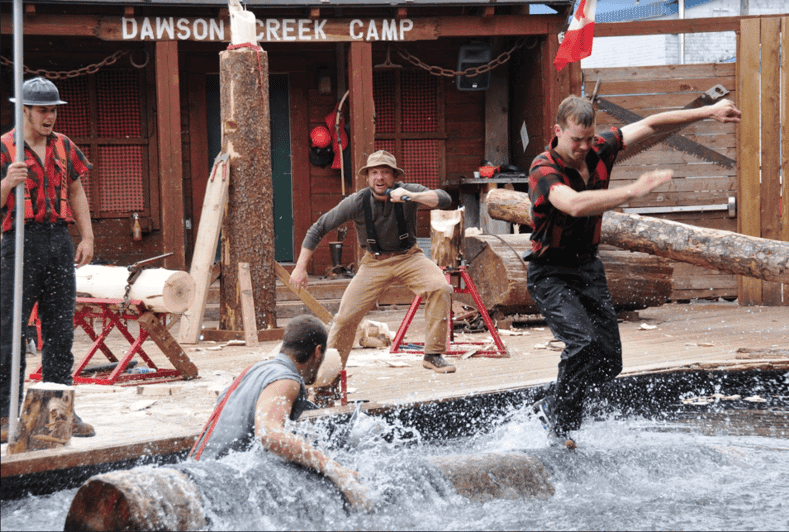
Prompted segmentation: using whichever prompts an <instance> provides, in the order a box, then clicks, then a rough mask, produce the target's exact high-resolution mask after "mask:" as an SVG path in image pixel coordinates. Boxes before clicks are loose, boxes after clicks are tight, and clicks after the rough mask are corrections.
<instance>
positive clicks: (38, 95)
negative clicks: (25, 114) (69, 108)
mask: <svg viewBox="0 0 789 532" xmlns="http://www.w3.org/2000/svg"><path fill="white" fill-rule="evenodd" d="M9 100H11V101H12V102H16V98H9ZM64 103H66V102H64V101H63V100H61V99H60V93H59V92H58V88H57V87H55V84H54V83H52V82H51V81H49V80H48V79H44V78H33V79H29V80H27V81H25V83H24V84H23V85H22V104H23V105H63V104H64Z"/></svg>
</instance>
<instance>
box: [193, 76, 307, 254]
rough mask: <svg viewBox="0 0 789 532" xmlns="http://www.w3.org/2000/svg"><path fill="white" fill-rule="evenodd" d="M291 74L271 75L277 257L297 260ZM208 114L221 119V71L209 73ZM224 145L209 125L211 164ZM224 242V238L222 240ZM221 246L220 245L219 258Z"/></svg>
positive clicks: (212, 121)
mask: <svg viewBox="0 0 789 532" xmlns="http://www.w3.org/2000/svg"><path fill="white" fill-rule="evenodd" d="M288 91H289V84H288V75H287V74H271V75H269V113H270V116H271V181H272V184H273V188H274V260H276V261H277V262H293V260H294V258H293V194H292V190H293V188H292V183H291V181H292V169H291V165H290V98H289V96H288ZM206 115H207V121H208V123H209V124H220V123H221V108H220V94H219V74H209V75H208V76H206ZM221 149H222V135H221V132H220V130H219V128H211V127H209V128H208V166H209V168H210V167H211V166H212V165H213V164H214V159H215V158H216V156H217V154H219V152H220V150H221ZM220 245H221V240H220ZM218 259H219V250H218V249H217V260H218Z"/></svg>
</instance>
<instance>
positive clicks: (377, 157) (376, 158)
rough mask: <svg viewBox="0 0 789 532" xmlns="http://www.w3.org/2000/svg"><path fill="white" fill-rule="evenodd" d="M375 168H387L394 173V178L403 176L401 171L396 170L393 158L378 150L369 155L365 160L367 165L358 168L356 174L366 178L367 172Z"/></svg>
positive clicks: (399, 169)
mask: <svg viewBox="0 0 789 532" xmlns="http://www.w3.org/2000/svg"><path fill="white" fill-rule="evenodd" d="M376 166H388V167H389V168H391V169H392V170H394V171H395V178H397V177H400V176H402V175H405V172H404V171H403V169H402V168H398V166H397V159H395V156H394V155H392V154H391V153H389V152H388V151H384V150H378V151H377V152H375V153H371V154H370V156H369V157H368V158H367V164H366V165H365V166H362V167H361V168H359V172H358V174H359V175H361V176H365V177H366V176H367V170H369V169H370V168H373V167H376Z"/></svg>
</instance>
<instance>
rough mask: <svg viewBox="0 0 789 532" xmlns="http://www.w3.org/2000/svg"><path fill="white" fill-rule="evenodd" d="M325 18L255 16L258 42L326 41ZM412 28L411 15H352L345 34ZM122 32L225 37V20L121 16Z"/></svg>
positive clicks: (399, 36)
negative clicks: (385, 17)
mask: <svg viewBox="0 0 789 532" xmlns="http://www.w3.org/2000/svg"><path fill="white" fill-rule="evenodd" d="M327 22H328V21H327V20H326V19H322V20H310V19H295V18H286V19H275V18H268V19H265V20H260V19H257V20H256V24H257V27H258V31H259V33H258V34H257V40H258V41H260V42H273V41H286V42H304V41H326V40H329V38H328V36H327V35H326V23H327ZM413 28H414V22H413V21H412V20H410V19H402V20H399V21H398V20H395V19H389V20H375V19H369V20H366V21H365V20H361V19H353V20H351V21H350V22H349V23H348V33H347V35H348V37H350V39H351V40H366V41H403V40H405V37H406V34H407V33H408V32H409V31H411V30H412V29H413ZM337 29H338V28H337V25H336V24H333V25H332V35H333V36H334V38H335V39H337V37H338V36H340V37H341V35H338V32H337ZM121 35H122V37H123V39H124V40H137V41H145V40H151V41H152V40H176V39H177V40H181V41H186V40H196V41H205V40H209V41H226V40H229V35H228V36H225V21H224V20H223V19H214V18H211V19H205V18H194V19H190V18H184V17H181V18H177V19H176V18H174V17H141V18H139V19H137V18H127V17H121Z"/></svg>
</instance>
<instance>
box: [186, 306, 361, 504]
mask: <svg viewBox="0 0 789 532" xmlns="http://www.w3.org/2000/svg"><path fill="white" fill-rule="evenodd" d="M327 337H328V335H327V332H326V328H325V327H324V325H323V323H321V321H320V320H318V319H317V318H315V317H313V316H299V317H297V318H294V319H293V320H292V321H291V322H290V323H289V324H288V326H287V327H286V328H285V331H284V334H283V338H282V349H281V352H280V353H279V354H278V355H277V356H276V357H275V358H273V359H272V360H266V361H263V362H258V363H257V364H255V365H254V366H252V367H250V368H248V369H246V370H245V371H244V372H243V373H242V374H241V375H240V376H239V377H238V378H237V379H236V380H235V381H234V382H233V384H232V385H231V386H230V387H229V388H228V389H227V390H225V391H224V392H223V393H222V395H221V396H220V397H219V400H218V403H217V407H216V409H215V410H214V413H213V414H212V415H211V418H210V419H209V421H208V423H207V424H206V427H205V429H203V433H202V434H201V435H200V437H199V438H198V440H197V442H196V443H195V446H194V448H193V449H192V452H191V456H192V457H193V458H194V459H196V460H200V459H204V458H220V457H221V456H224V455H225V454H227V453H229V452H231V451H245V450H248V449H250V448H252V447H253V445H255V442H259V443H260V444H261V445H262V446H263V448H264V449H266V450H268V451H269V452H271V453H274V454H276V455H278V456H280V457H282V458H284V459H285V460H288V461H289V462H293V463H296V464H300V465H302V466H305V467H308V468H310V469H312V470H314V471H317V472H318V473H322V474H323V475H324V476H326V477H327V478H328V479H330V480H331V481H332V482H334V484H336V485H337V488H338V489H339V490H340V491H341V492H342V493H343V494H344V495H345V496H346V497H347V499H348V501H349V502H350V503H351V505H352V506H354V507H355V508H358V509H364V510H367V509H370V508H371V501H370V498H369V495H368V493H367V490H366V489H365V487H364V486H363V485H362V484H360V483H359V481H358V479H357V473H356V471H353V470H351V469H348V468H345V467H343V466H341V465H340V464H338V463H337V462H335V461H334V460H332V459H331V458H329V457H328V456H326V455H325V454H324V453H323V452H321V451H320V450H318V449H316V448H314V447H313V446H312V445H310V444H309V442H307V441H306V440H305V439H304V438H302V437H300V436H297V435H296V434H293V433H292V432H290V431H288V430H286V429H285V423H286V421H287V420H288V419H290V420H291V421H295V420H296V419H298V418H299V416H300V415H301V414H302V412H304V411H305V410H309V409H312V408H314V407H315V406H314V405H313V404H312V403H310V402H309V401H308V400H307V395H306V388H305V384H313V383H314V382H315V379H316V377H317V375H318V369H319V368H320V366H321V364H322V363H323V359H324V356H325V353H326V340H327Z"/></svg>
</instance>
